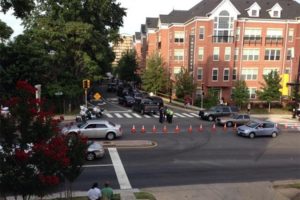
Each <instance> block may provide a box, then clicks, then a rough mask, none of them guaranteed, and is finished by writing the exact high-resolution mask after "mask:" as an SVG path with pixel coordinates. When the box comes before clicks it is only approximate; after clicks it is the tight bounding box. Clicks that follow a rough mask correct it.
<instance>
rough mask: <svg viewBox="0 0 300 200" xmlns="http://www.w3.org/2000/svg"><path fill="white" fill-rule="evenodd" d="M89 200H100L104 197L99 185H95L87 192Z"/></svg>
mask: <svg viewBox="0 0 300 200" xmlns="http://www.w3.org/2000/svg"><path fill="white" fill-rule="evenodd" d="M87 196H88V199H89V200H100V199H101V197H102V194H101V190H100V189H99V187H98V183H94V184H93V185H92V187H91V188H90V189H89V191H88V192H87Z"/></svg>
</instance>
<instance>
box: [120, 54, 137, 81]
mask: <svg viewBox="0 0 300 200" xmlns="http://www.w3.org/2000/svg"><path fill="white" fill-rule="evenodd" d="M137 67H138V63H137V60H136V53H135V51H126V52H125V53H124V54H123V56H122V57H121V59H120V60H119V63H118V69H117V71H118V75H119V78H120V79H121V80H125V81H137V75H136V70H137Z"/></svg>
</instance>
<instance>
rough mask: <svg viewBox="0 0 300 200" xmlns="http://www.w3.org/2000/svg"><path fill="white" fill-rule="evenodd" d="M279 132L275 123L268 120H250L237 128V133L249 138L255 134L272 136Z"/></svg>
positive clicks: (255, 135)
mask: <svg viewBox="0 0 300 200" xmlns="http://www.w3.org/2000/svg"><path fill="white" fill-rule="evenodd" d="M279 132H280V130H279V129H278V127H277V126H276V124H275V123H273V122H269V121H250V122H249V123H248V124H246V125H243V126H239V127H238V128H237V134H238V135H241V136H246V137H250V138H254V137H257V136H272V137H273V138H274V137H277V135H278V134H279Z"/></svg>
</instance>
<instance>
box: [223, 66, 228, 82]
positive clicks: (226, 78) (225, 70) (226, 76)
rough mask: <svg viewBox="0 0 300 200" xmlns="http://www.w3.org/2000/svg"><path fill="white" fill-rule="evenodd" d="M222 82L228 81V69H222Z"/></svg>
mask: <svg viewBox="0 0 300 200" xmlns="http://www.w3.org/2000/svg"><path fill="white" fill-rule="evenodd" d="M223 80H224V81H229V69H228V68H226V69H224V73H223Z"/></svg>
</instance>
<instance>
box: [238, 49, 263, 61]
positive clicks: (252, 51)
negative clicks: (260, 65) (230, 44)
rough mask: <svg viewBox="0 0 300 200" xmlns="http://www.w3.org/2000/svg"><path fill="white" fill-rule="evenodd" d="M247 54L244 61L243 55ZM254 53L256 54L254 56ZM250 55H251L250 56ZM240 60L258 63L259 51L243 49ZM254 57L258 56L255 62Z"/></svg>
mask: <svg viewBox="0 0 300 200" xmlns="http://www.w3.org/2000/svg"><path fill="white" fill-rule="evenodd" d="M245 52H247V53H248V54H246V55H247V59H244V55H245V54H244V53H245ZM256 52H258V54H256ZM250 53H252V54H250ZM242 54H243V55H242V60H243V61H259V57H260V50H259V49H243V52H242ZM249 56H253V59H252V60H251V59H249ZM255 56H258V58H257V60H256V59H254V58H255Z"/></svg>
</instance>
